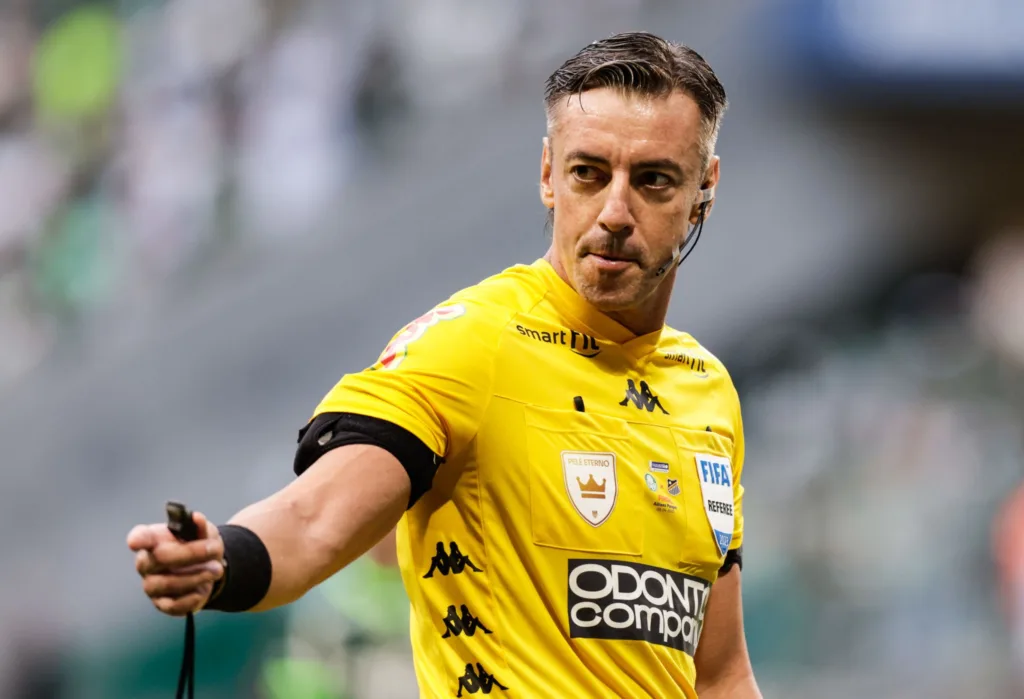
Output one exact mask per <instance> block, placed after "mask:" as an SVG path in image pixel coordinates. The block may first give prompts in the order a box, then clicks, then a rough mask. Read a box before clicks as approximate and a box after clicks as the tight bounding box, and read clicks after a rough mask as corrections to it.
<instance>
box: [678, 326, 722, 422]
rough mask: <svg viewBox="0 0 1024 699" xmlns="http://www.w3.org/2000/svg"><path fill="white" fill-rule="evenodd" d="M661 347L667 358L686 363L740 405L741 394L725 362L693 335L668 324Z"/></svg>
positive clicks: (715, 389) (714, 389)
mask: <svg viewBox="0 0 1024 699" xmlns="http://www.w3.org/2000/svg"><path fill="white" fill-rule="evenodd" d="M661 349H662V351H663V352H665V357H666V358H668V359H671V360H673V361H675V362H677V363H679V364H682V365H685V366H686V367H687V368H689V370H690V371H691V372H692V373H695V374H697V375H698V376H700V377H701V378H702V379H706V380H707V382H708V386H709V388H710V389H711V390H712V391H713V392H715V393H718V394H720V396H721V397H722V398H723V399H724V400H726V401H727V402H730V403H733V402H734V403H735V404H736V405H737V406H738V405H739V395H738V394H737V392H736V386H735V384H734V383H733V380H732V376H731V375H730V374H729V370H728V369H727V368H726V366H725V363H724V362H722V360H721V359H719V358H718V357H717V356H715V355H714V354H713V353H712V352H711V351H710V350H709V349H708V348H707V347H705V346H704V345H702V344H701V343H700V342H698V341H697V339H696V338H695V337H693V335H691V334H689V333H686V332H683V331H681V330H676V329H675V328H671V327H668V326H666V328H665V330H664V333H663V335H662V344H661Z"/></svg>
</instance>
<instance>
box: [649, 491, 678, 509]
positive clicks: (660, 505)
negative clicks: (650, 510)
mask: <svg viewBox="0 0 1024 699" xmlns="http://www.w3.org/2000/svg"><path fill="white" fill-rule="evenodd" d="M654 509H656V510H657V511H658V512H665V513H668V514H671V513H673V512H675V511H676V510H678V509H679V507H678V506H677V505H676V504H675V503H674V502H672V498H670V497H669V496H668V495H662V494H661V493H658V497H657V498H656V499H655V501H654Z"/></svg>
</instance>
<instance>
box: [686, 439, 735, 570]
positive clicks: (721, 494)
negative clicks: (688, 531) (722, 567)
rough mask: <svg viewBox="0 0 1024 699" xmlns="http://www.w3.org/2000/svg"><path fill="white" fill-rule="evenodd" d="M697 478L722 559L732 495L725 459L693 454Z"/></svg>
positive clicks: (727, 540)
mask: <svg viewBox="0 0 1024 699" xmlns="http://www.w3.org/2000/svg"><path fill="white" fill-rule="evenodd" d="M694 461H695V463H696V466H697V478H699V479H700V490H701V496H702V497H701V499H702V500H704V511H705V512H706V513H707V515H708V523H709V524H711V532H712V534H713V535H714V537H715V543H716V544H718V550H719V552H720V553H721V554H722V555H723V556H724V555H725V554H726V552H727V551H728V550H729V544H731V543H732V531H733V517H734V515H733V491H732V467H731V466H730V464H729V459H727V458H726V457H724V456H714V455H712V454H697V455H696V456H695V458H694Z"/></svg>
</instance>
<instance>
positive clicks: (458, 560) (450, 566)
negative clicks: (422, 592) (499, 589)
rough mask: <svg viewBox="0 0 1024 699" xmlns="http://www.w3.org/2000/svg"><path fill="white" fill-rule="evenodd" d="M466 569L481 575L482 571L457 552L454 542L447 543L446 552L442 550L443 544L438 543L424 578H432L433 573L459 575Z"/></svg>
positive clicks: (467, 557) (457, 547)
mask: <svg viewBox="0 0 1024 699" xmlns="http://www.w3.org/2000/svg"><path fill="white" fill-rule="evenodd" d="M466 568H469V569H470V570H471V571H473V572H474V573H482V572H483V571H482V570H480V569H479V568H477V567H476V565H474V564H473V561H471V560H470V559H469V556H466V555H464V554H463V553H462V551H460V550H459V545H458V544H456V543H455V542H454V541H451V542H449V543H448V550H447V551H445V550H444V542H443V541H438V542H437V547H436V549H435V553H434V557H433V558H431V559H430V569H429V570H428V571H427V574H426V575H424V576H423V577H424V578H432V577H434V573H435V572H437V573H440V574H441V575H448V574H449V573H450V574H452V575H459V574H461V573H462V572H463V571H464V570H466Z"/></svg>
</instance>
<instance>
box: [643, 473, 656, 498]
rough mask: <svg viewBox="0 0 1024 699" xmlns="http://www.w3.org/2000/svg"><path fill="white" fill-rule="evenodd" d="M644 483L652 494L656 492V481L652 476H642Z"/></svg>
mask: <svg viewBox="0 0 1024 699" xmlns="http://www.w3.org/2000/svg"><path fill="white" fill-rule="evenodd" d="M644 481H645V482H646V483H647V488H648V489H649V490H650V491H651V492H652V493H656V492H658V481H657V479H656V478H655V477H654V476H652V475H651V474H649V473H647V474H644Z"/></svg>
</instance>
